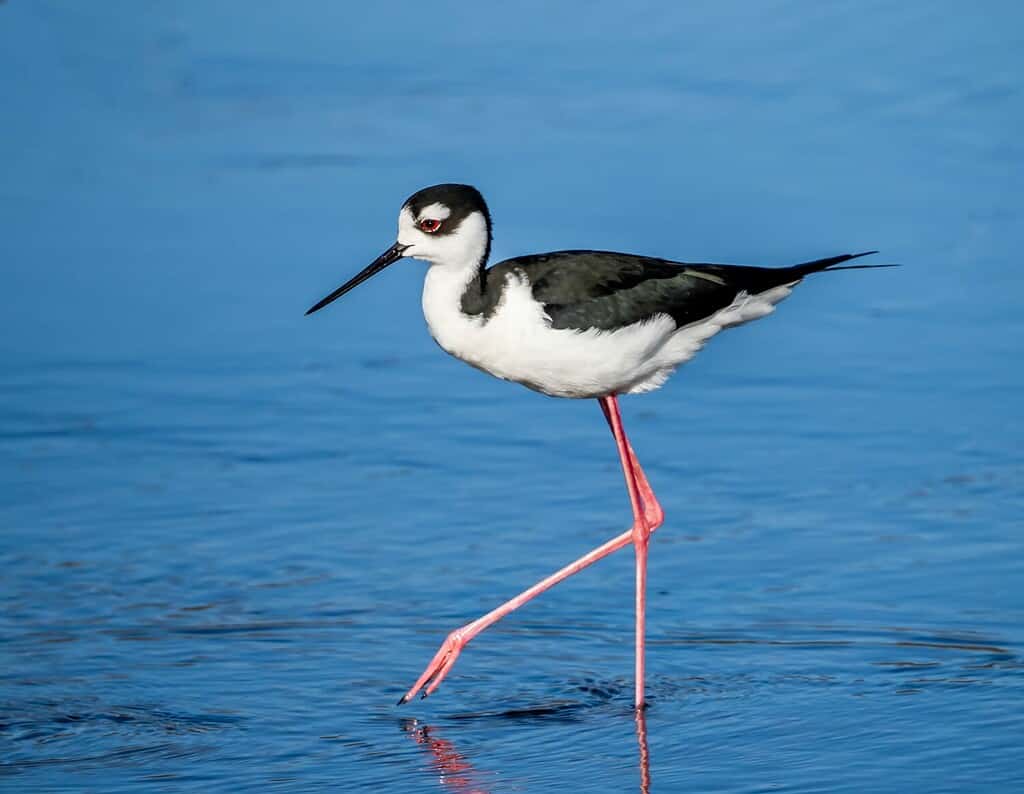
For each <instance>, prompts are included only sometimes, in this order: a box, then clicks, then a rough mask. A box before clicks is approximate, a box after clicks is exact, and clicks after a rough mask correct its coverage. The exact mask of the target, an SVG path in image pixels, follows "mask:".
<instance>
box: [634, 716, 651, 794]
mask: <svg viewBox="0 0 1024 794" xmlns="http://www.w3.org/2000/svg"><path fill="white" fill-rule="evenodd" d="M636 741H637V744H638V745H639V746H640V794H651V753H650V750H648V749H647V716H646V715H645V714H644V709H643V708H638V709H637V710H636Z"/></svg>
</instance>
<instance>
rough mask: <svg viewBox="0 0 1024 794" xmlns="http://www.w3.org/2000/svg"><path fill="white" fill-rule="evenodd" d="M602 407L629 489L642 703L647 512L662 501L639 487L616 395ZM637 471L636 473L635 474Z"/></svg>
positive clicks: (640, 701)
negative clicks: (648, 502)
mask: <svg viewBox="0 0 1024 794" xmlns="http://www.w3.org/2000/svg"><path fill="white" fill-rule="evenodd" d="M601 408H602V410H603V411H604V416H605V419H607V420H608V424H609V425H610V426H611V429H612V434H613V435H614V436H615V443H616V444H617V445H618V447H619V458H620V459H621V461H622V473H623V474H624V475H625V477H626V489H627V490H628V491H629V501H630V503H631V504H632V506H633V529H632V540H633V551H634V552H635V553H636V675H635V678H634V685H635V687H636V697H635V700H634V703H635V704H636V707H637V708H638V709H639V708H643V706H644V651H645V631H644V628H645V624H646V614H647V546H648V541H649V540H650V537H651V532H652V531H653V529H652V528H651V525H650V524H649V522H648V515H652V516H657V517H659V518H660V517H661V513H662V511H661V505H659V504H658V502H657V500H655V499H654V493H653V492H652V491H651V486H650V484H648V483H647V481H646V478H644V484H645V485H646V489H641V487H640V484H639V480H640V478H641V477H643V470H642V469H640V464H639V463H638V462H637V460H636V457H635V456H634V454H633V449H632V447H630V444H629V439H628V438H626V431H625V430H624V429H623V427H622V416H621V415H620V414H619V403H618V400H616V399H615V397H604V398H602V400H601ZM638 472H639V476H638ZM643 490H646V492H647V494H648V495H649V501H650V502H651V503H652V504H650V505H648V504H647V501H645V500H644V498H643Z"/></svg>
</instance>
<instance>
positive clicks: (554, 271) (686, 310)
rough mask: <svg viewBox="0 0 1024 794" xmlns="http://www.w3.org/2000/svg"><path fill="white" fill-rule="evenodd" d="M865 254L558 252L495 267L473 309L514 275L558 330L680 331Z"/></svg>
mask: <svg viewBox="0 0 1024 794" xmlns="http://www.w3.org/2000/svg"><path fill="white" fill-rule="evenodd" d="M867 253H875V252H874V251H869V252H865V253H861V254H842V255H840V256H833V257H828V258H827V259H816V260H814V261H812V262H805V263H803V264H800V265H793V266H792V267H783V268H765V267H751V266H746V265H717V264H710V263H695V264H690V263H687V262H672V261H669V260H666V259H656V258H653V257H646V256H635V255H633V254H618V253H614V252H611V251H556V252H554V253H550V254H536V255H533V256H524V257H518V258H516V259H508V260H506V261H504V262H500V263H499V264H497V265H495V266H494V267H492V268H490V269H489V270H488V271H487V273H486V282H485V283H486V287H488V288H489V289H487V288H485V289H484V290H482V291H481V299H482V305H481V306H479V307H474V308H478V309H479V311H484V312H486V313H490V311H493V309H494V306H495V305H496V303H497V300H498V294H496V293H500V290H501V288H502V286H503V285H504V283H505V277H506V275H507V274H508V273H510V272H511V273H518V274H520V275H522V276H525V277H526V278H527V279H528V280H529V282H530V285H531V287H532V290H533V295H534V297H535V298H536V299H537V300H538V301H539V302H540V303H542V304H544V309H545V311H546V312H547V314H548V316H549V317H550V318H551V325H552V327H554V328H572V329H577V330H583V329H587V328H597V329H600V330H611V329H614V328H619V327H622V326H625V325H631V324H633V323H637V322H641V321H643V320H647V319H650V318H651V317H654V316H656V315H659V314H667V315H669V316H670V317H672V319H673V320H674V321H675V323H676V325H677V326H679V327H682V326H684V325H688V324H690V323H693V322H696V321H698V320H702V319H704V318H706V317H710V316H711V315H712V314H714V313H715V312H717V311H718V310H719V309H724V308H725V307H726V306H728V305H729V304H730V303H732V302H733V300H734V299H735V298H736V296H737V295H738V294H739V293H740V292H744V291H745V292H748V293H750V294H756V293H758V292H764V291H765V290H767V289H771V288H772V287H776V286H779V285H781V284H789V283H791V282H794V281H799V280H800V279H801V278H803V277H804V276H805V275H807V274H808V273H814V272H816V271H819V270H824V269H826V268H829V267H833V266H835V265H838V264H840V263H842V262H846V261H848V260H850V259H854V258H856V257H859V256H866V255H867ZM869 267H870V266H869ZM488 298H490V300H488ZM467 308H468V307H467Z"/></svg>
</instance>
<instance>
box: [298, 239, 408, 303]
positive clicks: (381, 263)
mask: <svg viewBox="0 0 1024 794" xmlns="http://www.w3.org/2000/svg"><path fill="white" fill-rule="evenodd" d="M408 247H409V246H407V245H402V244H400V243H395V244H394V245H393V246H391V247H390V248H389V249H388V250H387V251H385V252H384V253H383V254H381V255H380V256H378V257H377V258H376V259H374V260H373V262H371V263H370V264H369V265H368V266H367V267H365V268H363V269H362V270H361V271H359V273H357V274H356V275H355V276H354V277H352V278H351V279H349V280H348V281H346V282H345V283H344V284H342V285H341V286H340V287H338V288H337V289H336V290H334V292H332V293H331V294H330V295H328V296H327V297H326V298H324V299H322V300H320V301H317V302H316V303H315V304H314V305H313V306H312V307H310V309H309V311H307V312H306V314H307V315H310V314H312V313H313V312H315V311H319V310H320V309H322V308H323V307H324V306H326V305H327V304H328V303H330V302H331V301H335V300H337V299H338V298H340V297H341V296H342V295H344V294H345V293H346V292H348V291H349V290H353V289H355V288H356V287H358V286H359V285H360V284H362V283H363V282H364V281H366V279H368V278H370V277H371V276H375V275H377V274H378V273H380V271H382V270H383V269H384V268H386V267H387V266H388V265H390V264H392V263H393V262H397V261H398V260H399V259H401V258H402V254H404V253H405V249H406V248H408Z"/></svg>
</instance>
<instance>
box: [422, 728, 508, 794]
mask: <svg viewBox="0 0 1024 794" xmlns="http://www.w3.org/2000/svg"><path fill="white" fill-rule="evenodd" d="M402 730H403V731H405V732H406V733H408V734H409V735H410V736H411V737H412V738H413V739H414V740H415V742H416V744H419V745H421V746H423V747H425V748H426V749H427V750H428V751H429V752H430V755H431V756H432V760H431V762H430V766H431V768H432V769H433V770H434V771H435V772H437V782H438V783H440V784H441V785H442V786H443V787H444V788H446V789H448V790H450V791H458V792H465V793H466V794H488V793H489V792H490V787H489V786H488V787H485V786H484V784H482V783H481V782H480V781H479V780H478V778H479V777H480V772H478V771H477V770H476V769H474V767H473V765H472V764H471V763H470V762H469V761H468V760H467V759H466V756H464V755H463V754H462V753H460V752H459V751H458V749H456V747H455V745H454V744H453V743H452V742H451V741H450V740H448V739H443V738H441V737H440V736H439V735H438V733H437V729H436V728H433V727H431V726H430V725H423V724H421V723H420V722H419V720H416V719H414V718H413V719H406V720H402Z"/></svg>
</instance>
